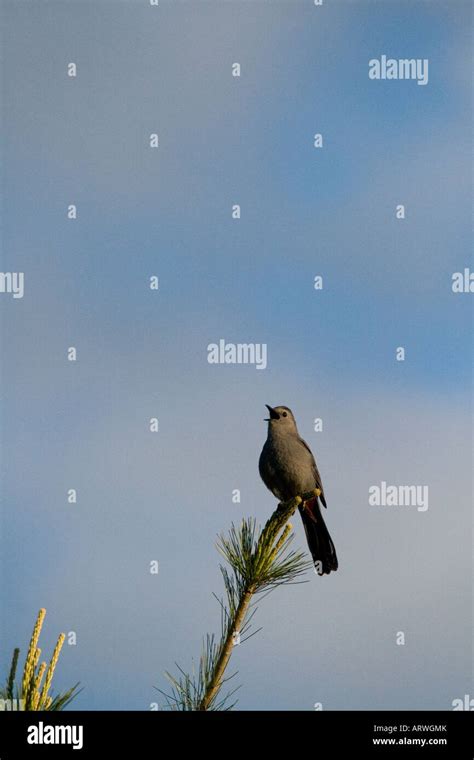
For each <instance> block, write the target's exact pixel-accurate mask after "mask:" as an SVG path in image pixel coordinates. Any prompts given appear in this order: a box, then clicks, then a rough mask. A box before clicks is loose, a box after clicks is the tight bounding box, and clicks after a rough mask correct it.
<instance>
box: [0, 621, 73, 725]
mask: <svg viewBox="0 0 474 760" xmlns="http://www.w3.org/2000/svg"><path fill="white" fill-rule="evenodd" d="M45 615H46V610H45V609H41V610H40V611H39V613H38V617H37V619H36V623H35V626H34V628H33V633H32V636H31V640H30V645H29V648H28V653H27V655H26V659H25V665H24V668H23V675H22V680H21V684H20V685H16V675H17V667H18V658H19V655H20V650H19V649H18V648H16V649H14V650H13V656H12V661H11V665H10V671H9V674H8V678H7V681H6V684H5V686H4V687H0V699H2V700H15V701H16V702H17V703H18V704H22V709H24V710H27V711H39V710H49V711H52V710H55V711H56V710H64V708H65V707H66V706H67V705H68V704H69V703H70V702H71V701H72V700H73V699H74V697H75V696H77V694H78V693H79V692H78V691H77V688H78V686H79V684H78V683H77V684H75V685H74V686H72V687H71V688H70V689H68V690H67V691H65V692H63V693H62V694H56V695H55V696H53V695H52V694H50V693H49V690H50V687H51V683H52V680H53V675H54V671H55V668H56V665H57V662H58V659H59V654H60V652H61V648H62V646H63V644H64V638H65V636H64V634H63V633H61V634H60V635H59V637H58V640H57V642H56V646H55V648H54V651H53V654H52V657H51V661H50V663H49V666H47V665H46V662H42V663H40V662H39V660H40V656H41V649H39V648H38V641H39V636H40V633H41V628H42V626H43V622H44V618H45ZM43 676H44V683H43Z"/></svg>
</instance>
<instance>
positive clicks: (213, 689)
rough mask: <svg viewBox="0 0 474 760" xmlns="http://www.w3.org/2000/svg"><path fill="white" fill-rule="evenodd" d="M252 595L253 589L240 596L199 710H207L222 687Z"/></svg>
mask: <svg viewBox="0 0 474 760" xmlns="http://www.w3.org/2000/svg"><path fill="white" fill-rule="evenodd" d="M253 594H254V591H253V589H251V588H250V589H249V590H248V591H245V592H244V594H243V595H242V598H241V600H240V603H239V606H238V607H237V610H236V613H235V619H234V624H233V626H232V628H231V629H230V630H229V633H228V636H227V638H226V640H225V642H224V646H223V647H222V652H221V654H220V657H219V659H218V660H217V663H216V668H215V670H214V673H213V676H212V680H211V683H210V685H209V688H208V689H207V691H206V694H205V695H204V697H203V699H202V701H201V704H200V705H199V709H200V710H207V709H208V708H209V705H210V704H211V703H212V700H213V699H214V697H215V695H216V694H217V692H218V691H219V689H220V688H221V686H222V679H223V677H224V673H225V669H226V667H227V664H228V662H229V660H230V657H231V655H232V650H233V648H234V634H235V633H239V632H240V630H241V629H242V625H243V623H244V620H245V615H246V614H247V610H248V608H249V605H250V602H251V600H252V596H253Z"/></svg>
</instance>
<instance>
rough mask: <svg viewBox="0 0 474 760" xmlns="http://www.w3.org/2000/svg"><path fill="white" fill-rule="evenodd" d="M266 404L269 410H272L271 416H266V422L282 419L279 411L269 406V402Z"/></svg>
mask: <svg viewBox="0 0 474 760" xmlns="http://www.w3.org/2000/svg"><path fill="white" fill-rule="evenodd" d="M265 406H266V407H267V409H268V411H269V412H270V417H266V418H265V422H269V421H270V420H279V419H280V415H279V414H278V412H275V410H274V409H272V407H271V406H268V404H265Z"/></svg>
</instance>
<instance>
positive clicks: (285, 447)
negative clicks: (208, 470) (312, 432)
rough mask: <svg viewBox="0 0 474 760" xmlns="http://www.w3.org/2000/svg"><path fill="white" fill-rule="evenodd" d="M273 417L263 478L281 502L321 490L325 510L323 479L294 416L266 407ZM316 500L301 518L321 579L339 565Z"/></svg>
mask: <svg viewBox="0 0 474 760" xmlns="http://www.w3.org/2000/svg"><path fill="white" fill-rule="evenodd" d="M265 406H266V407H267V409H268V411H269V412H270V417H269V418H267V419H266V420H265V422H268V435H267V440H266V441H265V444H264V446H263V449H262V453H261V454H260V459H259V462H258V469H259V472H260V477H261V478H262V480H263V482H264V483H265V485H266V486H267V488H268V489H269V490H270V491H271V492H272V494H273V495H274V496H276V497H277V499H279V500H280V501H288V500H289V499H292V498H293V497H294V496H300V495H301V494H303V493H305V492H306V491H312V490H313V489H314V488H319V489H320V490H321V496H320V497H319V499H321V502H322V504H323V505H324V506H325V507H326V499H325V498H324V491H323V485H322V483H321V477H320V475H319V472H318V468H317V466H316V462H315V461H314V457H313V455H312V453H311V449H310V448H309V446H308V444H307V443H306V442H305V441H303V439H302V438H300V435H299V433H298V428H297V427H296V422H295V418H294V417H293V412H292V411H291V409H288V407H287V406H275V407H271V406H268V404H265ZM319 499H318V497H317V496H316V497H315V498H314V499H311V500H309V501H307V502H305V503H303V504H301V505H300V506H299V511H300V515H301V518H302V520H303V525H304V529H305V533H306V539H307V541H308V547H309V550H310V552H311V556H312V558H313V562H314V566H315V568H316V570H317V572H318V575H325V574H328V575H329V573H330V572H331V570H337V568H338V562H337V556H336V549H335V547H334V544H333V541H332V538H331V536H330V535H329V531H328V529H327V528H326V524H325V522H324V520H323V516H322V514H321V509H320V507H319Z"/></svg>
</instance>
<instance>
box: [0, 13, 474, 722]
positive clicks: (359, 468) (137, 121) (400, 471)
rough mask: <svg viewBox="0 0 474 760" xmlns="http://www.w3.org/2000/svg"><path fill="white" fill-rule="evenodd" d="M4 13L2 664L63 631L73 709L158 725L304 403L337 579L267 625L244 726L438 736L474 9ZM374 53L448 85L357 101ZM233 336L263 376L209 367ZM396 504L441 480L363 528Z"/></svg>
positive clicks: (455, 501) (460, 445)
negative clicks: (273, 720)
mask: <svg viewBox="0 0 474 760" xmlns="http://www.w3.org/2000/svg"><path fill="white" fill-rule="evenodd" d="M2 12H3V18H4V26H5V28H6V30H7V32H6V33H5V38H4V41H3V42H4V44H3V48H4V52H3V68H4V82H3V101H4V118H3V137H2V153H3V162H4V180H3V196H4V197H3V233H2V243H3V244H2V259H3V260H2V270H3V271H24V272H25V296H24V298H23V299H21V300H13V299H11V298H10V297H9V296H8V295H7V294H2V295H1V298H0V308H1V310H2V315H1V321H2V354H3V361H2V365H3V367H2V447H1V454H2V475H3V477H2V515H1V528H2V531H1V536H0V541H1V545H2V552H1V555H2V577H3V581H4V582H3V584H2V597H1V602H0V610H1V611H2V612H3V614H2V615H1V618H0V621H1V622H0V635H1V648H0V667H1V668H3V670H5V669H6V667H7V662H8V660H9V657H10V653H11V650H12V649H13V647H14V646H16V645H20V646H21V647H22V650H23V651H24V650H25V648H26V645H27V640H28V636H29V633H30V631H31V627H32V624H33V620H34V617H35V615H36V612H37V610H38V609H39V608H40V607H42V606H44V607H46V608H47V610H48V615H47V619H46V624H45V629H44V634H43V635H44V639H45V640H44V642H43V643H44V646H45V649H46V650H47V651H50V650H51V649H52V647H53V646H54V640H55V636H56V634H57V633H58V632H59V631H60V630H64V631H70V630H74V631H75V632H76V633H77V640H78V643H77V645H76V646H75V647H65V650H64V652H63V654H62V656H61V664H60V665H61V666H60V669H59V670H58V673H57V686H58V687H59V688H62V687H67V686H68V685H70V684H71V683H73V682H75V681H77V680H80V681H81V684H82V685H83V687H84V691H83V692H82V694H81V695H80V697H79V698H78V699H77V702H76V703H75V704H76V706H77V707H78V708H83V709H148V708H149V704H150V702H153V701H155V700H156V692H154V690H153V686H160V687H161V688H163V687H165V685H166V682H165V680H164V678H163V672H164V671H165V670H170V669H173V663H174V662H175V661H178V662H179V663H180V664H181V665H183V666H185V667H187V666H189V665H190V663H191V659H192V658H193V657H197V656H198V654H199V647H200V639H201V636H202V635H203V634H204V633H206V632H207V631H212V630H217V627H218V623H219V610H218V607H217V605H216V602H215V600H213V598H212V592H213V591H214V592H219V591H220V589H221V581H220V577H219V573H218V562H219V557H218V554H217V552H216V550H215V546H214V543H215V537H216V535H217V534H218V533H220V532H222V531H225V530H226V529H227V528H228V527H229V526H230V523H231V522H232V521H238V520H239V519H240V518H241V517H242V516H247V515H255V516H256V517H257V518H258V519H259V521H260V522H263V521H264V520H265V519H266V518H267V516H268V515H269V513H270V512H271V511H272V509H273V507H274V499H273V497H272V496H271V495H270V494H269V493H268V492H267V491H266V489H265V488H264V486H263V484H262V483H261V482H260V480H259V477H258V471H257V461H258V455H259V453H260V449H261V446H262V444H263V441H264V438H265V435H266V430H265V425H264V423H263V421H262V418H263V417H264V416H265V414H264V413H265V409H264V404H265V403H270V404H275V405H276V404H286V405H288V406H290V407H291V408H292V409H293V411H294V413H295V415H296V418H297V421H298V424H299V429H300V432H301V434H302V435H303V436H304V437H305V438H306V440H307V441H308V443H309V444H310V446H311V447H312V449H313V451H314V452H315V454H316V457H317V460H318V463H319V466H320V470H321V474H322V477H323V482H324V487H325V492H326V495H327V500H328V506H329V509H328V524H329V527H330V530H331V533H332V535H333V537H334V540H335V543H336V547H337V549H338V555H339V559H340V570H339V571H338V573H337V574H333V575H331V576H330V577H329V578H323V579H320V578H317V577H314V578H313V577H309V579H308V580H309V582H308V583H307V584H303V585H301V586H297V587H290V588H288V589H281V590H279V591H278V592H276V593H275V594H274V595H273V596H270V597H268V598H267V599H266V600H265V601H263V602H262V605H261V608H260V609H259V612H258V613H257V618H258V625H262V626H263V630H262V631H261V632H260V633H259V634H258V636H255V637H253V638H252V639H251V640H250V641H249V642H248V643H246V644H245V645H244V646H241V647H239V648H238V649H237V650H236V652H235V656H234V659H235V667H236V668H237V669H238V670H239V676H238V678H239V681H240V682H241V683H242V688H241V690H240V701H239V707H240V708H241V709H312V706H313V704H314V703H315V702H319V701H320V702H322V703H323V706H324V709H361V708H367V709H423V708H426V709H449V708H450V706H451V702H452V700H453V699H455V698H457V697H460V696H462V695H464V694H465V693H468V692H469V690H470V689H472V684H471V676H472V620H471V611H472V516H471V510H472V448H471V446H472V444H471V428H472V298H471V297H470V294H460V295H454V294H453V293H452V291H451V275H452V273H453V272H455V271H459V270H462V269H464V267H467V266H471V268H472V263H471V262H472V259H471V243H472V240H471V231H470V219H471V195H472V187H471V177H470V165H469V156H470V129H471V125H470V118H471V106H472V104H471V94H470V93H471V86H472V82H471V76H472V75H471V72H472V65H471V54H470V50H469V38H470V28H471V8H470V4H468V3H464V2H451V3H449V4H446V3H444V2H439V3H438V2H413V1H411V2H409V3H408V2H407V3H399V2H391V1H389V0H386V1H385V2H379V3H375V2H359V0H357V2H350V3H349V2H338V1H337V0H333V1H332V2H330V0H325V3H324V5H323V6H322V7H314V5H313V4H312V3H311V2H297V1H296V0H294V1H293V2H291V3H290V2H258V1H256V2H253V3H249V2H225V3H218V2H211V1H209V2H193V3H191V2H176V3H172V2H166V0H162V2H160V5H159V7H158V8H151V7H149V6H148V5H147V3H146V2H118V3H112V2H99V1H97V0H96V2H94V3H92V2H82V1H81V2H75V3H69V2H43V3H41V4H38V3H33V2H22V3H18V2H15V3H14V2H4V3H3V6H2ZM382 54H386V55H388V56H392V57H394V58H404V57H414V58H428V59H429V77H430V78H429V83H428V85H427V86H424V87H422V86H418V85H417V84H416V82H413V81H385V82H382V81H371V80H369V78H368V75H367V71H368V60H369V59H371V58H374V57H380V56H381V55H382ZM69 61H74V62H76V63H77V66H78V76H77V78H76V79H75V80H71V79H70V78H68V77H67V76H66V65H67V63H68V62H69ZM234 61H238V62H240V63H241V66H242V76H241V77H240V79H234V78H232V76H231V64H232V63H233V62H234ZM155 131H157V132H158V133H159V136H160V147H159V149H158V150H156V151H152V150H150V148H149V147H148V136H149V134H150V133H151V132H155ZM315 132H321V133H322V134H323V138H324V148H323V149H322V150H315V149H314V147H313V135H314V134H315ZM69 203H76V204H77V207H78V219H77V220H76V221H75V222H71V221H68V220H67V219H66V214H65V210H66V207H67V205H68V204H69ZM234 203H239V204H240V205H241V208H242V218H241V219H240V220H239V221H235V220H232V219H231V214H230V210H231V207H232V204H234ZM398 203H403V204H405V206H406V219H405V220H403V221H400V220H396V218H395V206H396V205H397V204H398ZM153 274H157V275H158V276H159V277H160V290H159V292H158V293H153V292H151V291H150V290H149V289H148V287H147V283H148V278H149V277H150V276H151V275H153ZM317 274H321V275H323V277H324V289H323V290H322V291H320V292H315V291H314V288H313V279H314V276H315V275H317ZM219 338H225V339H226V340H228V341H234V342H265V343H267V344H268V368H267V369H266V370H265V371H256V370H255V368H254V367H251V366H214V365H209V364H208V363H207V361H206V357H207V351H206V348H207V345H208V344H209V343H211V342H216V341H218V340H219ZM71 345H74V346H76V347H77V350H78V361H77V362H76V363H75V364H73V363H69V362H67V361H66V349H67V347H68V346H71ZM400 345H401V346H404V347H405V348H406V357H407V358H406V361H405V362H404V363H399V362H396V361H395V348H396V347H397V346H400ZM154 416H156V417H158V418H159V421H160V431H159V433H158V434H156V435H152V434H151V433H149V432H148V427H147V425H148V420H149V419H150V417H154ZM315 417H322V418H323V420H324V430H323V432H322V433H315V432H314V430H313V424H312V421H313V419H314V418H315ZM381 480H386V481H387V482H394V483H401V484H409V483H419V484H427V485H429V488H430V508H429V510H428V511H427V512H426V513H417V512H416V510H415V511H413V509H411V511H410V509H408V510H407V509H405V510H403V509H402V508H395V509H394V510H392V511H387V509H385V510H384V509H383V508H380V509H379V510H378V511H377V509H376V508H375V511H374V507H369V505H368V496H367V494H368V488H369V486H370V485H371V484H374V483H379V482H380V481H381ZM73 487H75V488H77V490H78V497H79V500H78V504H77V505H75V506H72V505H68V504H67V502H66V497H65V494H66V491H67V489H68V488H73ZM234 488H239V489H240V490H241V493H242V501H241V503H240V504H233V503H232V499H231V494H232V489H234ZM295 531H296V537H295V546H296V545H297V546H301V547H304V546H305V544H304V537H303V531H302V528H301V525H300V524H299V523H296V521H295ZM152 559H158V561H159V562H160V573H159V575H158V576H157V577H154V576H150V575H149V573H148V565H149V562H150V560H152ZM399 630H403V631H405V632H406V642H407V643H406V645H405V647H397V646H396V645H395V643H394V642H395V634H396V632H397V631H399Z"/></svg>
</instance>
